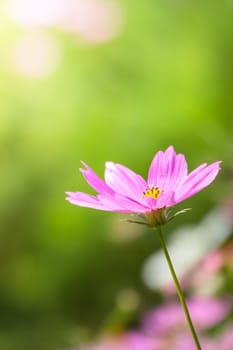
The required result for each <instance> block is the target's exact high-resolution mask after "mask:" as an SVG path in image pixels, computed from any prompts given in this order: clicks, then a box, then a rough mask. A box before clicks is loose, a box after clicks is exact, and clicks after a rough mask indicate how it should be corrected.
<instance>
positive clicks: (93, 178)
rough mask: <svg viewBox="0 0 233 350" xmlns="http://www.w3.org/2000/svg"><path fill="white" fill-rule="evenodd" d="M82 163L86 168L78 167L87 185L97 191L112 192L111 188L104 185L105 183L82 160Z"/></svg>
mask: <svg viewBox="0 0 233 350" xmlns="http://www.w3.org/2000/svg"><path fill="white" fill-rule="evenodd" d="M82 164H83V165H84V166H85V168H86V169H80V171H81V172H82V173H83V176H84V177H85V179H86V181H87V182H88V183H89V185H90V186H91V187H92V188H94V190H96V192H98V193H109V194H113V193H114V192H113V190H112V189H111V188H110V187H109V186H108V185H106V183H105V182H104V181H103V180H102V179H101V178H99V176H97V175H96V173H95V172H94V171H93V170H92V169H91V168H90V167H89V166H88V165H87V164H85V163H84V162H82Z"/></svg>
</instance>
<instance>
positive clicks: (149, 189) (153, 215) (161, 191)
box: [66, 146, 220, 226]
mask: <svg viewBox="0 0 233 350" xmlns="http://www.w3.org/2000/svg"><path fill="white" fill-rule="evenodd" d="M219 164H220V162H219V161H218V162H215V163H212V164H210V165H208V166H207V164H206V163H204V164H202V165H200V166H199V167H198V168H196V169H195V170H193V171H192V172H191V173H190V174H188V171H187V162H186V160H185V157H184V155H182V154H176V153H175V150H174V148H173V147H172V146H170V147H168V148H167V150H166V151H165V152H162V151H159V152H158V153H157V154H156V155H155V157H154V159H153V160H152V163H151V166H150V168H149V174H148V180H147V182H146V181H145V180H144V179H143V178H142V177H141V176H140V175H138V174H136V173H134V172H133V171H132V170H130V169H128V168H126V167H125V166H123V165H120V164H116V163H112V162H106V169H105V182H104V181H103V180H101V179H100V178H99V177H98V176H97V175H96V174H95V173H94V172H93V170H92V169H91V168H90V167H89V166H88V165H86V164H85V163H83V165H84V167H85V169H81V172H82V173H83V175H84V177H85V179H86V181H87V182H88V183H89V185H90V186H91V187H92V188H93V189H94V190H96V191H97V192H98V195H97V196H92V195H89V194H86V193H83V192H67V195H68V197H67V198H66V199H67V200H68V201H69V202H70V203H72V204H75V205H79V206H83V207H89V208H94V209H100V210H107V211H115V212H125V213H142V214H144V217H145V218H146V220H147V224H149V225H150V226H156V225H161V224H164V223H166V222H167V221H168V217H167V212H166V208H169V207H172V206H174V205H175V204H177V203H180V202H182V201H183V200H185V199H187V198H189V197H191V196H193V195H195V194H196V193H197V192H199V191H201V190H202V189H204V188H205V187H206V186H208V185H209V184H210V183H211V182H212V181H213V180H214V179H215V177H216V176H217V174H218V172H219V169H220V168H219Z"/></svg>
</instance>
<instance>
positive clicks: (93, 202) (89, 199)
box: [66, 192, 112, 211]
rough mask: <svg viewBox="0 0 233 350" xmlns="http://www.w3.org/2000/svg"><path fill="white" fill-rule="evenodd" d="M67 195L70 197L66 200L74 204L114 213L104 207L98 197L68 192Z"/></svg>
mask: <svg viewBox="0 0 233 350" xmlns="http://www.w3.org/2000/svg"><path fill="white" fill-rule="evenodd" d="M66 194H67V195H68V197H66V200H68V202H70V203H72V204H75V205H79V206H81V207H86V208H93V209H99V210H107V211H112V209H111V208H109V207H107V206H104V205H103V204H102V203H101V202H100V201H99V200H98V198H97V197H95V196H91V195H90V194H86V193H83V192H66Z"/></svg>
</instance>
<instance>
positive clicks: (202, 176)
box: [175, 162, 221, 203]
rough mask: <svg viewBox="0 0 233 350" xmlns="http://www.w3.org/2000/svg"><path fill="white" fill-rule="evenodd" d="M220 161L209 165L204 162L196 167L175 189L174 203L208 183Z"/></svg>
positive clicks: (214, 175) (217, 169) (215, 173)
mask: <svg viewBox="0 0 233 350" xmlns="http://www.w3.org/2000/svg"><path fill="white" fill-rule="evenodd" d="M220 163H221V162H215V163H212V164H210V165H209V166H206V164H202V165H200V166H199V167H198V168H197V169H195V170H194V171H192V172H191V173H190V174H189V175H188V177H187V179H186V180H185V181H184V182H183V184H182V185H181V187H180V188H179V189H177V190H176V194H175V200H176V203H179V202H181V201H183V200H185V199H187V198H189V197H191V196H193V195H194V194H196V193H197V192H199V191H201V190H202V189H203V188H205V187H207V186H208V185H210V184H211V182H213V180H214V179H215V177H216V176H217V174H218V172H219V170H220V167H219V164H220Z"/></svg>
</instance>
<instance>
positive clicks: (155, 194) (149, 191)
mask: <svg viewBox="0 0 233 350" xmlns="http://www.w3.org/2000/svg"><path fill="white" fill-rule="evenodd" d="M160 195H161V190H160V189H159V187H155V186H151V188H146V189H145V191H143V192H142V198H146V197H150V198H154V199H158V198H159V196H160Z"/></svg>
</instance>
